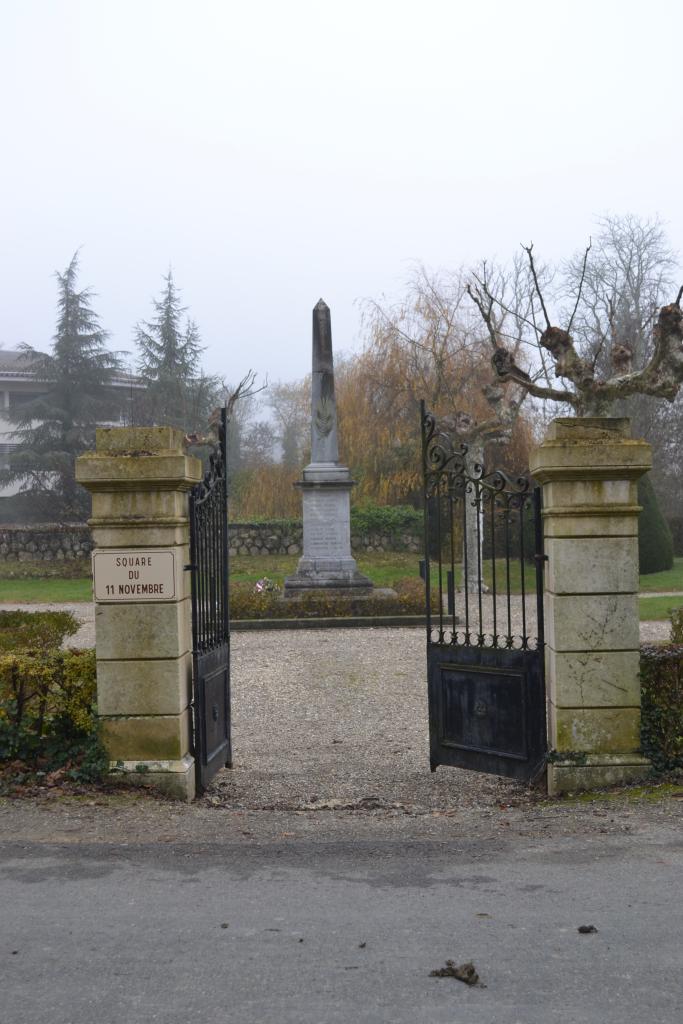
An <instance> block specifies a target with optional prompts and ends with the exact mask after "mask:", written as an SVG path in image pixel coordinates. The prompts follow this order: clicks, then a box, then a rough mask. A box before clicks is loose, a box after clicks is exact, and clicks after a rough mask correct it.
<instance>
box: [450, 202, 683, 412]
mask: <svg viewBox="0 0 683 1024" xmlns="http://www.w3.org/2000/svg"><path fill="white" fill-rule="evenodd" d="M522 248H523V250H524V253H525V256H526V264H527V270H528V287H529V296H530V300H531V301H530V304H529V309H528V311H527V312H526V313H525V314H524V315H523V316H520V314H519V312H518V311H517V310H515V309H513V308H512V307H511V303H510V296H509V295H508V294H507V292H506V290H505V289H504V288H501V287H500V281H499V279H498V278H497V277H495V276H493V275H492V274H491V273H490V271H489V268H488V266H487V264H486V263H483V264H481V265H480V267H478V268H477V269H476V270H475V271H474V272H473V273H472V275H471V279H470V282H469V284H468V293H469V295H470V298H471V299H472V300H473V301H474V303H475V305H476V306H477V308H478V310H479V313H480V314H481V317H482V320H483V322H484V324H485V326H486V329H487V334H488V338H489V341H490V344H491V348H492V356H491V362H492V365H493V368H494V370H495V372H496V374H497V376H498V378H499V380H500V381H502V382H514V383H515V384H517V385H518V386H519V387H521V388H523V389H524V391H525V392H526V393H528V394H530V395H533V396H534V397H536V398H539V399H543V400H550V401H552V402H557V403H560V404H562V405H564V406H568V407H570V408H571V409H572V410H573V412H574V414H575V415H577V416H606V415H610V414H614V412H615V410H616V409H617V407H618V406H619V404H620V403H623V402H624V400H627V399H630V398H632V397H633V396H641V395H646V396H650V397H652V398H659V399H665V400H666V401H668V402H671V403H673V402H674V401H675V399H676V396H677V394H678V392H679V389H680V388H681V384H683V312H682V311H681V298H682V296H683V288H681V289H680V290H679V291H678V294H677V295H676V298H675V300H674V301H673V302H670V303H668V304H665V303H664V302H663V301H662V299H663V292H664V290H665V288H666V287H670V272H671V268H672V266H673V264H674V258H673V253H672V252H671V251H670V250H669V249H668V248H667V247H666V245H665V244H664V241H663V229H662V227H661V224H660V223H659V221H654V222H642V221H639V220H637V219H636V218H633V217H625V218H604V219H603V221H602V222H601V232H600V235H599V238H598V245H597V246H594V245H593V244H591V243H589V244H588V246H587V247H586V249H585V251H584V253H583V254H582V256H581V257H579V258H576V257H575V258H574V259H573V260H570V261H569V262H568V263H567V264H565V265H564V267H562V268H559V269H558V270H555V271H554V272H553V271H551V270H549V269H548V268H547V267H543V266H540V265H539V264H538V263H537V262H536V259H535V255H534V247H533V245H528V246H523V247H522ZM553 303H554V305H555V307H556V308H557V313H556V315H555V316H551V308H552V305H551V304H553ZM510 315H512V317H513V319H514V320H515V321H516V322H517V324H518V326H520V327H521V328H522V330H523V333H524V341H523V347H524V349H525V350H526V356H525V355H524V353H522V355H521V358H520V345H519V343H518V344H517V345H516V347H513V346H512V345H511V344H510V342H509V339H508V337H507V335H506V332H505V330H504V329H503V328H502V324H503V322H504V321H507V320H508V319H509V317H510ZM557 381H559V382H560V385H558V384H557V383H556V382H557Z"/></svg>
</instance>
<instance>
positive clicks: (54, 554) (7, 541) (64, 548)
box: [0, 523, 93, 562]
mask: <svg viewBox="0 0 683 1024" xmlns="http://www.w3.org/2000/svg"><path fill="white" fill-rule="evenodd" d="M92 546H93V545H92V537H91V535H90V530H89V528H88V527H87V526H60V525H57V524H55V523H38V524H36V525H35V526H2V527H0V559H2V560H3V561H5V562H63V561H74V560H75V559H77V558H87V557H88V555H89V554H90V552H91V551H92Z"/></svg>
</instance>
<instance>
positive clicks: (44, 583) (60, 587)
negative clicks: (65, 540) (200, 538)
mask: <svg viewBox="0 0 683 1024" xmlns="http://www.w3.org/2000/svg"><path fill="white" fill-rule="evenodd" d="M298 560H299V559H298V556H297V555H262V556H261V555H259V556H253V557H252V556H251V555H238V556H237V557H235V558H233V559H232V561H231V565H230V578H231V580H233V581H234V582H235V583H243V584H244V583H255V582H256V580H258V579H261V577H262V576H268V577H269V578H270V579H272V580H274V581H275V582H276V583H278V584H279V585H280V586H282V584H283V582H284V578H285V576H287V575H288V574H289V573H292V572H294V570H295V569H296V564H297V562H298ZM419 562H420V555H419V554H410V553H407V552H384V553H382V554H379V553H375V552H373V553H371V554H367V555H360V556H359V557H358V567H359V569H360V571H361V572H364V573H365V574H366V575H368V576H369V577H370V578H371V579H372V580H373V581H374V583H375V584H376V586H378V587H391V586H393V584H394V583H395V582H396V581H397V580H399V579H405V577H406V576H413V577H417V575H418V572H419ZM49 565H50V568H49V570H47V571H48V573H49V575H47V576H46V577H44V578H41V577H40V576H39V575H38V574H39V572H41V571H42V572H46V569H45V563H42V569H41V566H40V564H38V563H37V564H36V565H29V564H26V563H16V562H9V563H8V562H5V563H0V602H2V601H7V602H27V603H37V602H43V601H45V602H48V601H55V602H60V601H63V602H71V601H91V600H92V588H91V583H90V580H89V579H88V578H87V577H86V576H80V577H77V578H75V579H63V578H61V577H60V576H59V575H57V573H58V572H60V571H61V567H57V566H56V565H55V563H49ZM73 569H74V567H73V566H69V565H64V567H63V571H64V572H69V573H71V572H73ZM19 572H21V576H19V575H18V573H19ZM455 575H456V585H459V583H460V579H461V575H462V574H461V567H460V566H458V565H456V567H455ZM484 581H485V582H486V583H487V584H488V585H489V586H490V585H491V582H492V567H491V562H490V561H486V562H485V563H484ZM433 582H434V583H435V582H436V581H435V580H434V579H433ZM520 583H521V578H520V566H519V562H513V563H512V564H511V566H510V586H511V589H512V591H513V593H519V591H520ZM524 584H525V588H526V592H527V593H528V594H532V593H533V592H534V588H535V586H536V581H535V569H534V566H533V565H529V564H525V566H524ZM443 585H444V590H445V587H446V579H445V567H444V581H443ZM640 588H641V590H642V591H644V592H648V591H650V592H651V591H658V590H680V591H681V592H682V594H683V558H677V559H676V561H675V564H674V567H673V569H669V570H667V571H666V572H657V573H651V574H650V575H648V576H641V577H640ZM496 589H497V590H498V592H499V593H500V592H502V591H503V590H504V589H505V563H504V561H502V559H498V560H497V561H496ZM640 604H641V615H640V617H641V619H665V618H666V617H667V615H668V609H669V608H673V607H680V606H681V605H683V596H682V597H681V598H680V600H679V599H678V598H676V597H662V598H641V602H640Z"/></svg>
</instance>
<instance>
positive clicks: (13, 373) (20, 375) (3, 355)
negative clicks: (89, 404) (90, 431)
mask: <svg viewBox="0 0 683 1024" xmlns="http://www.w3.org/2000/svg"><path fill="white" fill-rule="evenodd" d="M44 354H45V353H44V352H26V351H25V350H23V349H0V377H2V379H3V380H31V378H32V377H33V374H34V372H33V370H32V368H31V367H32V365H33V363H34V362H35V360H36V358H37V357H41V356H43V355H44ZM111 383H112V384H113V385H114V386H115V387H134V388H144V387H145V386H146V385H145V382H144V381H143V379H142V378H141V377H138V376H137V375H136V374H134V373H127V372H126V371H125V370H117V371H115V372H114V373H113V374H112V377H111Z"/></svg>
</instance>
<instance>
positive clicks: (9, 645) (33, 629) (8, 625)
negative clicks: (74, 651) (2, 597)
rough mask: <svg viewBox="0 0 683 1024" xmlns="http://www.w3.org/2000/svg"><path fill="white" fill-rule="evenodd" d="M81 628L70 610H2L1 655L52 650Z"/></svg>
mask: <svg viewBox="0 0 683 1024" xmlns="http://www.w3.org/2000/svg"><path fill="white" fill-rule="evenodd" d="M78 628H79V626H78V622H77V620H76V618H75V616H73V615H72V614H71V612H23V611H0V654H3V653H6V652H12V651H13V652H17V651H34V652H37V651H48V650H51V649H53V648H57V647H60V646H61V644H62V643H63V642H64V640H65V639H66V637H68V636H73V635H74V633H77V632H78Z"/></svg>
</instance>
